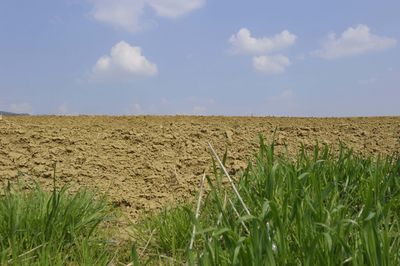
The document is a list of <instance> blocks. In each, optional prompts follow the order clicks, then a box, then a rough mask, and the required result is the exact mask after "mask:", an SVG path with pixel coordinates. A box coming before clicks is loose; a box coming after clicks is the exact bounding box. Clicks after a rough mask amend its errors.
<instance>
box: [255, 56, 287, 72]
mask: <svg viewBox="0 0 400 266" xmlns="http://www.w3.org/2000/svg"><path fill="white" fill-rule="evenodd" d="M290 64H291V63H290V60H289V58H287V57H286V56H283V55H271V56H266V55H262V56H255V57H253V67H254V69H256V70H257V71H259V72H263V73H269V74H280V73H283V72H285V69H286V67H288V66H290Z"/></svg>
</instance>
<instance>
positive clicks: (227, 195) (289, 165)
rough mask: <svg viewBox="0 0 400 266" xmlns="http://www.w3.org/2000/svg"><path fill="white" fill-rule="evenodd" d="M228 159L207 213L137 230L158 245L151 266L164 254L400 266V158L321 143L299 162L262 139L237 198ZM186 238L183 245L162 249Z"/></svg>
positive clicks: (170, 214) (225, 260)
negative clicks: (229, 178) (225, 181)
mask: <svg viewBox="0 0 400 266" xmlns="http://www.w3.org/2000/svg"><path fill="white" fill-rule="evenodd" d="M216 158H217V157H216ZM224 158H225V159H224V160H223V162H221V165H219V164H218V160H219V158H217V160H216V161H215V162H214V178H213V179H211V178H210V177H207V180H208V186H209V192H208V194H207V196H206V197H205V198H204V199H203V203H202V204H203V205H202V210H201V211H200V213H199V215H198V217H196V214H195V212H194V211H193V208H190V207H181V206H178V207H176V208H172V209H171V210H169V211H164V212H162V213H160V214H158V215H155V216H152V217H150V218H147V219H146V221H145V222H142V223H139V224H138V225H137V227H138V228H140V230H139V232H141V233H142V234H139V235H141V236H142V237H143V236H145V235H146V236H147V238H145V239H147V240H146V242H150V243H151V244H148V245H147V254H148V255H147V256H145V258H144V259H142V262H150V264H152V263H158V261H160V258H161V256H163V258H174V259H176V261H175V262H174V263H175V264H176V263H188V264H190V265H299V264H301V265H400V251H399V250H400V224H399V223H400V158H399V156H398V154H396V155H393V156H388V157H384V158H382V157H378V158H372V157H365V156H362V155H358V154H355V153H354V152H353V151H352V150H351V149H348V148H346V147H344V146H343V145H342V146H341V147H340V150H339V152H338V153H336V152H335V153H333V152H332V151H331V149H330V148H329V147H328V146H322V147H321V146H318V145H316V146H315V147H314V149H313V150H312V151H311V152H307V151H306V149H305V148H304V147H302V148H301V149H300V151H299V153H298V155H297V157H296V158H294V159H293V158H289V157H288V156H287V155H285V154H281V155H277V154H276V152H275V145H274V143H272V144H271V145H266V144H265V143H264V140H263V139H262V138H261V139H260V149H259V152H258V154H257V155H256V157H255V161H254V163H249V165H248V167H247V169H246V170H245V171H244V173H243V174H242V175H241V176H240V178H239V179H238V180H235V181H234V183H233V184H234V185H235V187H236V189H237V192H238V193H236V192H235V191H234V190H233V189H232V188H231V186H230V185H229V184H230V183H228V185H226V184H225V185H223V178H225V172H224V171H223V167H221V166H222V165H223V164H224V161H225V160H226V156H224ZM217 165H218V167H217ZM239 196H240V197H239ZM240 198H242V200H241V199H240ZM188 216H189V217H191V219H188ZM149 219H150V221H149ZM188 221H191V222H188ZM193 225H195V226H196V229H197V230H196V234H195V236H194V237H195V242H194V247H193V249H190V248H189V243H190V240H191V235H190V234H189V232H191V231H192V227H193ZM143 228H145V230H143ZM165 230H166V231H167V232H168V234H165V233H162V232H163V231H165ZM149 232H154V233H153V234H154V235H156V236H157V237H152V238H149V237H148V236H149V235H150V233H149ZM182 232H185V234H182ZM137 241H138V242H137V246H143V242H144V241H143V239H141V238H140V237H138V238H137ZM177 241H179V242H180V243H179V249H177V248H176V244H167V245H164V244H163V243H176V242H177ZM162 261H163V262H165V263H170V264H171V260H168V259H167V260H162Z"/></svg>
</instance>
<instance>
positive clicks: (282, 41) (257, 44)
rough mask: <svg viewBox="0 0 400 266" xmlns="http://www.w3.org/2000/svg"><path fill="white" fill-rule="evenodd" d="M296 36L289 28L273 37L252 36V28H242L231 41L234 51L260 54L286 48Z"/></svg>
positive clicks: (293, 41) (292, 42)
mask: <svg viewBox="0 0 400 266" xmlns="http://www.w3.org/2000/svg"><path fill="white" fill-rule="evenodd" d="M296 38H297V36H296V35H294V34H292V33H290V32H289V31H287V30H284V31H282V32H281V33H278V34H276V35H274V36H272V37H261V38H255V37H252V36H251V32H250V30H248V29H246V28H241V29H240V30H239V31H238V32H237V33H236V34H234V35H232V36H231V37H230V39H229V43H230V44H231V45H232V52H233V53H236V54H256V55H260V54H267V53H270V52H275V51H279V50H282V49H285V48H287V47H289V46H291V45H293V44H294V43H295V41H296Z"/></svg>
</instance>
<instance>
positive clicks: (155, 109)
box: [0, 0, 400, 116]
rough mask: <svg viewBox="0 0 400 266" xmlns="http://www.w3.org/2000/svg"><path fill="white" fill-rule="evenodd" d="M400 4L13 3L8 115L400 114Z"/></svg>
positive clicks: (0, 103) (0, 84) (4, 103)
mask: <svg viewBox="0 0 400 266" xmlns="http://www.w3.org/2000/svg"><path fill="white" fill-rule="evenodd" d="M399 10H400V2H399V1H397V0H396V1H395V0H393V1H391V0H388V1H365V0H364V1H358V0H352V1H329V2H327V1H226V0H218V1H216V0H214V1H211V0H57V1H54V0H40V1H22V0H2V1H1V2H0V110H5V111H14V112H29V113H32V114H112V115H127V114H202V115H282V116H370V115H400V104H399V99H400V86H399V84H400V52H399V47H400V44H399V40H400V27H399V25H400V16H399V15H398V11H399Z"/></svg>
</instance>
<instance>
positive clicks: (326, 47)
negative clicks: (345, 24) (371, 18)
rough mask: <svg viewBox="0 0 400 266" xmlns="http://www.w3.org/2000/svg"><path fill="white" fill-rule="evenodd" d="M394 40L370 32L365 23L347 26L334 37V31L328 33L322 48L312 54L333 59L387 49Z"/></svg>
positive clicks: (392, 44) (393, 44)
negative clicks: (338, 35)
mask: <svg viewBox="0 0 400 266" xmlns="http://www.w3.org/2000/svg"><path fill="white" fill-rule="evenodd" d="M396 42H397V41H396V40H395V39H392V38H388V37H381V36H378V35H374V34H372V33H371V32H370V29H369V28H368V26H366V25H358V26H356V27H355V28H353V27H349V28H348V29H347V30H345V31H344V32H343V33H342V34H341V35H340V37H336V34H335V33H331V34H329V35H328V37H327V38H326V39H325V40H324V41H323V43H322V48H321V49H320V50H317V51H314V52H312V54H313V55H316V56H318V57H321V58H325V59H335V58H340V57H346V56H352V55H359V54H364V53H367V52H371V51H380V50H385V49H389V48H391V47H393V46H395V45H396Z"/></svg>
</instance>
